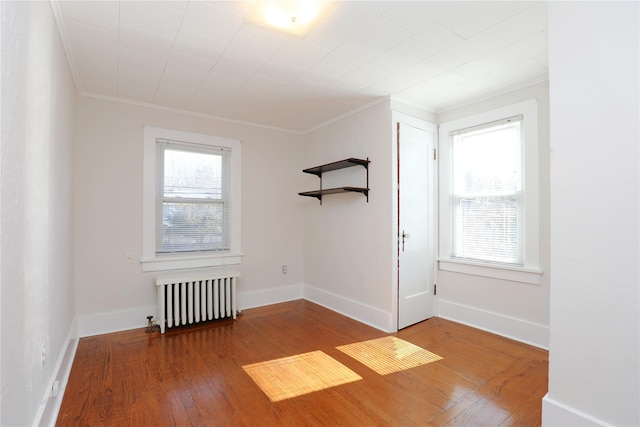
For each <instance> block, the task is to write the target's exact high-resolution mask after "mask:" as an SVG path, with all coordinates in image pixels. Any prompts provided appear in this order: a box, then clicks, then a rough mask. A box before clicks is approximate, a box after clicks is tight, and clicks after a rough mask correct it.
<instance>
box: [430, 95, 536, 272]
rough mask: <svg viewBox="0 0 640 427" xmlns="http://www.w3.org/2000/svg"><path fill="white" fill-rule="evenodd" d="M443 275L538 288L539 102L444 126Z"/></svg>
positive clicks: (498, 110)
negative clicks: (474, 277)
mask: <svg viewBox="0 0 640 427" xmlns="http://www.w3.org/2000/svg"><path fill="white" fill-rule="evenodd" d="M439 144H440V163H439V167H440V171H439V175H440V189H439V194H440V203H439V205H440V221H439V223H440V226H439V235H440V244H439V246H440V250H439V266H440V269H442V270H448V271H454V272H461V273H466V274H475V275H480V276H486V277H494V278H500V279H506V280H513V281H520V282H525V283H539V281H540V273H541V271H540V270H539V220H538V218H539V200H538V199H539V190H538V187H539V182H538V176H539V174H538V167H539V166H538V121H537V102H536V101H535V100H532V101H526V102H522V103H518V104H514V105H510V106H507V107H503V108H499V109H496V110H491V111H487V112H485V113H481V114H477V115H474V116H469V117H465V118H461V119H456V120H453V121H450V122H446V123H442V124H441V125H440V130H439Z"/></svg>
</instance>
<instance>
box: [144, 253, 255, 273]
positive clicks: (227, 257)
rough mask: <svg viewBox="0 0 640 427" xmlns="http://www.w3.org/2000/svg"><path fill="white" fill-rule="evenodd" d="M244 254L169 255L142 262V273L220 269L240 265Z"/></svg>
mask: <svg viewBox="0 0 640 427" xmlns="http://www.w3.org/2000/svg"><path fill="white" fill-rule="evenodd" d="M242 256H243V253H242V252H225V253H221V254H215V255H214V254H206V255H167V256H160V257H156V258H143V259H141V260H140V263H141V264H142V271H144V272H147V271H163V270H178V269H183V268H200V267H219V266H224V265H233V264H240V263H241V262H242Z"/></svg>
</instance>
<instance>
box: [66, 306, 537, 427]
mask: <svg viewBox="0 0 640 427" xmlns="http://www.w3.org/2000/svg"><path fill="white" fill-rule="evenodd" d="M389 335H392V336H396V337H397V338H400V339H403V340H406V341H408V342H410V343H412V344H415V345H417V346H420V347H422V348H424V349H426V350H428V351H430V352H432V353H435V354H437V355H439V356H441V357H442V358H443V359H442V360H439V361H436V362H432V363H428V364H425V365H421V366H417V367H414V368H411V369H406V370H404V371H400V372H395V373H391V374H387V375H380V374H377V373H376V372H374V371H373V370H371V369H370V368H368V367H367V366H365V365H363V364H362V363H360V362H358V361H357V360H355V359H353V358H351V357H349V356H348V355H346V354H345V353H343V352H341V351H339V350H338V349H337V347H338V346H342V345H346V344H352V343H356V342H361V341H366V340H371V339H375V338H381V337H385V336H389ZM318 350H319V351H322V352H323V353H325V354H326V355H328V356H329V357H331V358H333V359H335V361H337V362H339V363H341V364H342V365H344V366H345V367H347V368H348V369H350V370H352V371H353V372H354V373H356V374H357V375H359V376H360V377H362V379H361V380H358V381H354V382H350V383H347V384H343V385H339V386H335V387H331V388H327V389H324V390H319V391H315V392H312V393H308V394H304V395H300V396H297V397H292V398H289V399H285V400H281V401H277V402H272V401H271V400H270V399H269V397H268V396H267V394H266V393H265V392H263V391H262V390H261V389H260V388H259V387H258V386H257V385H256V383H255V382H254V381H253V380H252V378H251V377H250V376H249V375H248V374H247V373H246V372H245V371H244V370H243V366H245V365H249V364H254V363H260V362H267V361H270V360H275V359H281V358H283V357H289V356H294V355H297V354H304V353H309V352H312V351H318ZM547 370H548V354H547V352H546V351H544V350H540V349H537V348H534V347H531V346H528V345H526V344H522V343H518V342H515V341H512V340H508V339H506V338H503V337H499V336H496V335H493V334H490V333H487V332H484V331H479V330H477V329H473V328H470V327H467V326H464V325H460V324H457V323H454V322H451V321H447V320H444V319H438V318H434V319H430V320H428V321H426V322H422V323H420V324H417V325H414V326H411V327H409V328H406V329H403V330H402V331H399V332H397V333H395V334H386V333H384V332H381V331H379V330H377V329H374V328H371V327H369V326H367V325H364V324H362V323H359V322H357V321H355V320H352V319H349V318H346V317H344V316H341V315H340V314H337V313H335V312H332V311H330V310H327V309H325V308H323V307H320V306H318V305H316V304H313V303H311V302H308V301H304V300H298V301H291V302H288V303H283V304H275V305H273V306H269V307H261V308H257V309H251V310H245V312H244V313H243V316H241V317H239V318H238V320H236V321H228V320H223V321H218V322H214V323H211V324H203V325H198V326H195V327H186V328H173V329H169V330H168V331H167V333H166V334H164V335H161V334H159V333H152V334H147V333H145V332H144V329H140V330H134V331H125V332H118V333H114V334H108V335H101V336H95V337H87V338H82V339H81V340H80V342H79V344H78V349H77V352H76V357H75V360H74V363H73V367H72V370H71V376H70V378H69V382H68V384H67V386H66V389H65V393H64V397H63V402H62V406H61V408H60V412H59V416H58V421H57V425H58V426H150V425H153V426H164V425H179V426H189V425H192V426H210V425H211V426H218V425H220V426H261V427H262V426H364V425H366V426H370V425H376V426H428V425H430V426H440V425H442V426H445V425H453V426H461V425H496V426H498V425H503V426H509V425H512V426H536V425H540V420H541V400H542V397H543V396H544V394H545V393H546V390H547Z"/></svg>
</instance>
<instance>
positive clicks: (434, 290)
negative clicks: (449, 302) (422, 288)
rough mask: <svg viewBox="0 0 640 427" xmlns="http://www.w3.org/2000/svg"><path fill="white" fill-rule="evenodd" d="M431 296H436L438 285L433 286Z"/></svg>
mask: <svg viewBox="0 0 640 427" xmlns="http://www.w3.org/2000/svg"><path fill="white" fill-rule="evenodd" d="M433 295H438V285H436V284H435V283H434V284H433Z"/></svg>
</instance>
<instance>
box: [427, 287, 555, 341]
mask: <svg viewBox="0 0 640 427" xmlns="http://www.w3.org/2000/svg"><path fill="white" fill-rule="evenodd" d="M437 315H438V317H442V318H443V319H448V320H452V321H454V322H458V323H462V324H465V325H468V326H473V327H474V328H477V329H482V330H484V331H487V332H491V333H494V334H497V335H501V336H503V337H506V338H510V339H513V340H516V341H520V342H523V343H525V344H530V345H533V346H535V347H539V348H543V349H545V350H547V349H548V348H549V327H548V326H546V325H540V324H537V323H533V322H528V321H526V320H522V319H517V318H515V317H511V316H505V315H503V314H499V313H493V312H490V311H486V310H481V309H479V308H475V307H471V306H468V305H463V304H458V303H455V302H451V301H446V300H442V299H438V313H437Z"/></svg>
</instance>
